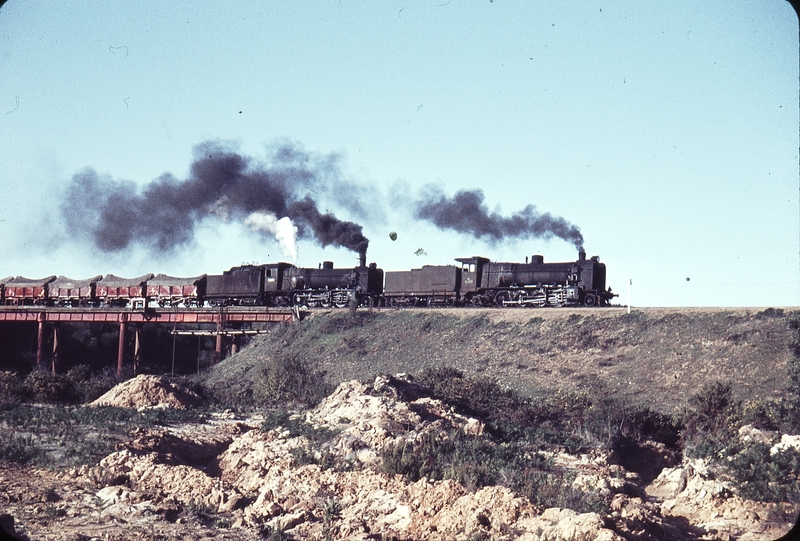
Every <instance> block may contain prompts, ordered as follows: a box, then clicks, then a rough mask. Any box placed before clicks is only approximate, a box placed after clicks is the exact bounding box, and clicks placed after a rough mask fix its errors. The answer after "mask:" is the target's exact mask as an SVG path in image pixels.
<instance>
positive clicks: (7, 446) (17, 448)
mask: <svg viewBox="0 0 800 541" xmlns="http://www.w3.org/2000/svg"><path fill="white" fill-rule="evenodd" d="M3 439H4V441H0V462H11V463H17V464H25V463H28V462H31V461H33V460H34V459H36V458H37V457H39V456H41V454H42V450H41V448H40V447H39V446H38V445H37V444H36V443H35V442H34V439H33V437H32V436H30V435H25V436H18V435H15V434H11V435H10V437H7V438H3Z"/></svg>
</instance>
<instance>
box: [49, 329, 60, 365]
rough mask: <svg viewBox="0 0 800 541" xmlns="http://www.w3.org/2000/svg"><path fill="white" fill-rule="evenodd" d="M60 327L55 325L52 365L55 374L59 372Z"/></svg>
mask: <svg viewBox="0 0 800 541" xmlns="http://www.w3.org/2000/svg"><path fill="white" fill-rule="evenodd" d="M58 327H59V325H58V323H54V324H53V358H52V361H51V363H50V364H51V367H52V369H53V374H55V373H56V372H57V371H58Z"/></svg>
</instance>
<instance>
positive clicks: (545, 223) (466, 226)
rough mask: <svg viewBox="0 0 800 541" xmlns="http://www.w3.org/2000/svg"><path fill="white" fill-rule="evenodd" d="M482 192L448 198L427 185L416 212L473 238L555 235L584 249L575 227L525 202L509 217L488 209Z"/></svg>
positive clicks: (581, 249)
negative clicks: (526, 204) (538, 210)
mask: <svg viewBox="0 0 800 541" xmlns="http://www.w3.org/2000/svg"><path fill="white" fill-rule="evenodd" d="M483 197H484V196H483V191H481V190H462V191H459V192H457V193H456V195H455V196H453V197H452V198H449V197H447V196H445V195H444V194H443V193H442V192H441V191H440V190H439V189H438V188H435V187H429V188H428V191H427V193H425V194H424V196H423V198H422V199H421V200H419V201H417V203H416V209H415V214H416V216H417V217H418V218H422V219H424V220H428V221H430V222H432V223H433V224H435V225H436V226H437V227H439V228H442V229H452V230H454V231H458V232H459V233H470V234H472V236H474V237H475V238H476V239H482V240H487V241H489V242H492V243H496V242H500V241H503V240H506V239H508V238H519V239H528V238H543V239H549V238H552V237H558V238H560V239H564V240H566V241H568V242H571V243H572V244H574V245H575V247H576V248H578V250H579V251H583V235H582V234H581V232H580V229H578V227H577V226H574V225H572V224H570V223H569V222H568V221H566V220H565V219H563V218H558V217H554V216H552V215H550V214H549V213H544V214H540V213H539V212H537V211H536V207H534V206H533V205H528V206H527V207H525V208H524V209H522V210H521V211H519V212H516V213H514V214H512V215H511V216H509V217H505V216H500V215H499V214H497V213H496V212H492V213H490V212H489V209H488V208H487V207H486V205H485V204H484V202H483Z"/></svg>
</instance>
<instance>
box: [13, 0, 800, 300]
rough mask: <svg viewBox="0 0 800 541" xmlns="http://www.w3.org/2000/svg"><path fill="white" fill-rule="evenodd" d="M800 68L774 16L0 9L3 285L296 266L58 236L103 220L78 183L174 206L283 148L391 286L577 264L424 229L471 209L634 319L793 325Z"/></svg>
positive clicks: (306, 257)
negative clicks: (434, 216) (598, 277)
mask: <svg viewBox="0 0 800 541" xmlns="http://www.w3.org/2000/svg"><path fill="white" fill-rule="evenodd" d="M798 49H799V47H798V21H797V16H796V15H795V13H794V11H793V10H792V8H791V7H790V5H789V4H788V3H786V2H783V1H781V0H764V1H759V2H751V1H748V2H745V1H724V2H722V1H716V2H713V1H712V2H702V3H697V2H690V1H686V2H668V3H653V2H640V1H637V2H609V3H607V2H589V1H580V2H562V1H557V2H556V1H552V2H527V1H526V2H523V1H516V2H512V1H507V0H495V1H493V2H491V1H489V0H486V1H480V2H464V1H456V0H450V1H447V0H434V1H430V2H428V1H415V2H406V1H403V2H397V1H381V2H374V1H363V2H352V1H349V0H337V1H330V2H323V1H315V2H310V1H307V2H247V1H245V2H237V3H227V2H225V3H223V2H218V1H217V2H210V1H209V2H203V1H199V2H192V3H186V2H170V1H164V0H159V1H157V2H156V1H150V0H144V1H140V2H114V3H111V2H91V1H81V2H75V1H69V0H67V1H63V2H55V3H54V2H39V1H32V0H26V1H21V0H10V1H8V2H6V3H5V4H4V5H3V6H2V8H0V148H1V149H2V151H0V152H2V159H0V180H1V181H2V184H1V185H0V187H1V188H2V191H0V241H1V242H2V244H3V251H2V256H0V277H4V276H7V275H25V276H29V277H39V276H44V275H49V274H64V275H67V276H70V277H72V278H86V277H88V276H93V275H95V274H105V273H108V272H111V273H114V274H118V275H123V276H138V275H141V274H144V273H146V272H155V273H158V272H164V273H167V274H171V275H178V276H181V275H183V276H190V275H197V274H201V273H220V272H221V271H222V270H225V269H227V268H230V267H231V266H234V265H238V264H240V263H242V262H245V261H247V262H253V261H257V262H261V263H265V262H268V261H274V260H287V257H288V256H287V255H285V254H284V253H282V252H281V248H280V246H279V244H278V242H277V241H276V240H273V239H271V238H270V237H269V236H266V237H265V236H264V235H258V234H254V233H252V232H251V231H250V230H249V229H248V228H247V227H246V226H244V225H243V224H242V219H241V218H242V216H236V215H233V214H230V213H226V212H211V209H209V212H206V213H205V214H203V213H198V212H195V213H194V214H192V216H194V217H195V218H196V219H197V226H196V228H195V229H194V230H192V231H191V232H192V233H193V236H192V239H193V240H191V241H188V242H183V243H182V244H180V245H176V246H175V247H174V249H165V247H164V246H158V245H156V243H155V242H154V241H153V239H150V238H147V237H146V236H141V237H137V238H138V241H133V242H131V243H130V244H129V245H126V247H124V248H123V249H118V250H116V251H108V250H104V249H102V247H100V246H98V244H97V243H96V242H93V238H92V237H91V236H90V235H87V234H85V233H86V231H83V234H78V233H76V232H75V231H73V234H70V233H69V232H68V226H69V225H70V224H72V226H73V227H74V226H75V220H76V217H81V216H83V215H84V214H85V216H86V220H87V223H89V222H91V220H96V219H97V216H98V213H99V210H98V209H99V208H101V207H102V208H104V209H107V210H108V209H109V207H108V206H103V205H105V204H106V203H105V200H104V199H102V198H100V197H96V196H95V195H94V194H92V193H91V192H89V191H86V192H84V193H80V191H79V190H78V191H77V192H76V184H75V178H76V175H79V176H80V175H84V176H82V177H81V178H85V175H86V174H87V171H93V172H94V173H96V176H97V179H98V182H99V184H100V185H101V186H104V187H112V186H119V185H120V183H124V182H129V183H134V185H135V186H134V188H129V189H128V191H127V192H126V193H128V194H134V195H137V192H136V190H137V189H139V190H147V187H148V186H151V187H152V184H151V183H153V182H154V181H155V180H156V179H158V178H159V177H161V176H162V175H163V174H164V173H170V174H171V175H172V176H173V177H174V178H173V181H174V183H175V185H180V184H181V183H182V182H184V181H186V180H187V179H190V177H191V176H192V172H191V170H190V168H191V166H192V162H193V160H194V159H195V158H196V157H197V156H199V155H200V154H202V152H200V154H198V152H199V151H195V150H194V149H195V148H196V147H197V145H200V144H203V143H207V142H212V143H214V144H215V145H216V147H215V148H220V147H224V148H227V149H228V150H230V151H235V152H237V153H239V154H241V155H242V156H247V157H248V158H249V159H250V161H249V162H248V163H249V165H248V167H249V170H256V171H258V170H261V171H267V172H269V171H272V170H273V169H274V167H275V160H276V158H275V157H276V149H278V148H280V147H281V146H282V145H283V146H284V147H285V146H287V145H290V146H291V147H292V148H293V149H294V150H295V152H296V155H298V156H301V157H304V158H305V161H304V162H302V163H301V165H302V166H303V167H305V168H308V169H312V170H313V171H314V172H315V175H316V176H315V177H314V178H315V179H316V180H313V179H312V180H313V182H311V181H309V182H306V181H305V180H303V178H305V177H303V178H300V177H297V176H292V177H290V179H289V182H290V184H291V186H290V188H291V189H292V190H294V193H295V199H297V198H300V197H305V196H308V197H311V198H312V199H313V201H314V202H315V203H316V205H317V206H318V208H319V210H320V212H323V213H324V212H326V211H327V212H331V213H333V214H335V215H336V217H337V218H339V219H340V220H343V221H352V222H355V223H358V224H359V225H361V226H362V227H363V234H364V235H365V236H366V237H367V238H369V240H370V245H369V250H368V259H369V261H375V262H377V263H378V265H379V266H381V267H383V268H384V269H387V270H398V269H407V268H412V267H419V266H421V265H424V264H435V265H439V264H449V263H452V262H453V259H454V258H456V257H463V256H471V255H483V256H486V257H489V258H491V259H493V260H500V261H523V260H524V258H525V256H526V255H528V256H529V255H531V254H542V255H543V256H544V257H545V260H546V261H547V260H549V261H568V260H574V259H575V258H576V250H575V246H574V245H573V243H571V242H567V241H565V240H561V239H559V238H550V239H537V238H522V239H514V238H505V239H504V240H502V241H500V242H493V241H491V239H489V238H488V237H485V236H484V237H481V238H475V236H474V235H472V234H470V233H469V232H456V231H453V230H449V229H440V228H438V227H437V226H436V225H434V224H433V223H431V222H430V221H425V220H423V219H422V218H420V217H419V215H418V213H417V208H418V207H417V206H416V205H417V204H418V202H419V201H420V200H421V198H423V197H424V196H425V194H430V193H432V192H431V190H434V191H433V193H439V194H441V195H444V196H445V197H447V198H451V197H453V196H455V195H456V193H457V192H459V191H474V190H481V191H482V193H483V196H484V204H485V205H486V209H487V212H489V213H495V214H496V216H498V217H501V218H502V217H510V216H512V215H514V214H515V213H519V212H520V211H523V209H525V207H526V206H528V205H534V206H535V209H536V211H535V212H537V213H541V214H543V213H549V214H550V215H551V216H552V217H554V218H556V217H557V218H562V219H563V220H565V221H566V222H568V223H569V224H570V225H574V226H576V227H578V228H579V229H580V232H581V234H582V235H583V237H584V246H585V248H586V251H587V252H588V254H589V255H598V256H600V259H601V261H603V262H605V263H606V264H607V266H608V285H610V286H612V287H613V288H614V290H615V291H617V292H620V293H621V294H622V296H621V300H622V302H625V301H626V300H627V284H628V280H629V279H632V280H633V289H632V290H633V304H634V305H639V306H797V305H800V211H799V209H800V204H799V203H798V178H799V177H800V175H799V172H798V146H799V141H798V131H799V129H798V125H799V124H798V78H799V77H798ZM298 163H300V162H298ZM87 168H88V169H87ZM114 183H117V184H114ZM292 183H293V184H292ZM304 183H305V184H308V185H305V184H304ZM70 190H72V192H70ZM69 193H71V194H72V198H71V199H70V200H69V201H70V208H71V210H72V213H71V215H70V216H71V218H70V219H67V218H66V217H65V213H64V212H63V211H62V202H63V201H64V200H65V198H66V197H67V196H68V194H69ZM141 193H144V192H141ZM148 193H150V192H148ZM135 201H136V202H137V208H138V209H139V210H138V211H137V212H140V213H141V212H143V213H145V214H147V213H148V212H150V209H151V208H152V209H155V208H157V207H158V203H155V202H153V201H152V200H151V201H147V200H146V199H143V198H142V197H141V195H140V194H139V197H138V199H136V200H135ZM128 203H129V202H128V201H126V200H120V201H119V203H118V208H115V207H113V206H112V207H110V211H111V212H112V213H119V216H125V213H126V212H129V211H130V209H129V208H126V207H127V205H128ZM187 205H188V204H187ZM141 207H144V208H143V209H142V208H141ZM217 210H219V209H217ZM187 213H188V211H187ZM153 214H154V216H153V219H156V217H157V216H156V215H158V213H157V212H156V211H155V210H153ZM226 215H227V220H224V219H222V218H220V216H226ZM188 216H189V214H187V220H189V217H188ZM276 218H281V216H276ZM391 231H395V232H397V235H398V237H397V240H395V241H392V240H391V239H390V238H389V233H390V232H391ZM137 235H138V234H137ZM184 240H185V239H184ZM420 248H421V249H422V252H420V255H415V252H418V250H419V249H420ZM322 260H333V261H334V262H335V263H336V265H337V266H351V265H354V264H355V263H356V261H357V259H356V256H355V254H354V253H353V252H352V251H350V250H348V249H345V248H337V247H334V246H328V247H326V248H324V249H323V248H321V247H319V246H318V245H317V243H316V242H315V241H314V239H313V238H304V239H302V238H301V239H299V240H298V260H297V263H298V264H299V265H302V266H314V267H316V266H317V264H318V263H319V262H320V261H322ZM687 278H688V280H687Z"/></svg>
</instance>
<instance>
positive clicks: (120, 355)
mask: <svg viewBox="0 0 800 541" xmlns="http://www.w3.org/2000/svg"><path fill="white" fill-rule="evenodd" d="M127 319H128V318H127V317H126V315H125V314H120V321H119V346H118V347H117V377H118V378H121V377H122V365H123V363H124V362H125V323H126V322H127Z"/></svg>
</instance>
